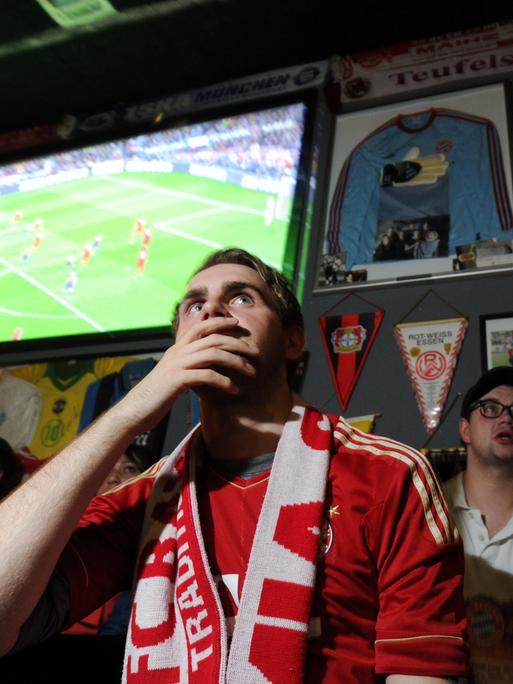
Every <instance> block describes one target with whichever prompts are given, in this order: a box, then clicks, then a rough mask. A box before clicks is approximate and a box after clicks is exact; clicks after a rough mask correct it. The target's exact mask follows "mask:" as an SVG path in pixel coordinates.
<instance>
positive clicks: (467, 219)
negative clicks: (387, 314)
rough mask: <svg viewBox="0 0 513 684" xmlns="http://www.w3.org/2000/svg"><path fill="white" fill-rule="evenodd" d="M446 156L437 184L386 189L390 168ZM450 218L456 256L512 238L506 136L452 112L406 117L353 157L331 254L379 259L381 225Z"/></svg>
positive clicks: (334, 206)
mask: <svg viewBox="0 0 513 684" xmlns="http://www.w3.org/2000/svg"><path fill="white" fill-rule="evenodd" d="M412 150H415V153H416V155H418V157H419V158H423V157H429V156H431V155H436V154H441V155H443V156H444V159H445V160H446V161H447V162H448V168H447V171H446V173H444V174H443V175H441V176H440V178H438V179H437V180H436V182H433V183H431V184H426V185H417V186H414V187H412V186H411V185H409V184H404V185H401V184H399V185H397V186H395V187H383V186H382V185H381V183H380V176H381V171H382V169H383V167H385V166H386V165H388V164H394V163H397V162H399V161H402V160H404V159H406V158H408V156H411V152H412ZM440 216H446V217H447V221H448V224H449V247H448V251H449V253H450V254H453V253H454V251H455V247H456V245H460V244H464V243H468V242H473V241H474V240H475V239H476V236H477V235H478V234H479V237H480V239H483V240H485V239H490V238H494V237H495V238H500V239H509V238H510V235H506V234H505V233H504V231H508V230H511V229H512V228H513V212H512V209H511V204H510V199H509V196H508V190H507V184H506V177H505V174H504V164H503V159H502V152H501V147H500V140H499V135H498V133H497V129H496V127H495V125H494V124H493V122H492V121H490V120H489V119H485V118H482V117H478V116H474V115H471V114H466V113H464V112H460V111H456V110H451V109H430V110H427V111H423V112H418V113H414V114H409V115H398V116H396V117H394V118H392V119H390V120H388V121H387V122H385V123H384V124H383V125H382V126H380V127H379V128H377V129H376V130H374V131H373V132H372V133H370V134H369V135H368V136H367V137H366V138H365V139H364V140H362V141H361V142H360V143H359V144H358V145H357V146H356V147H355V148H354V149H353V151H352V152H351V154H350V155H349V157H348V158H347V159H346V161H345V163H344V165H343V167H342V169H341V171H340V175H339V178H338V182H337V186H336V188H335V192H334V195H333V198H332V201H331V206H330V213H329V224H328V231H327V236H326V237H327V241H328V251H329V253H336V252H340V251H344V252H345V253H346V255H347V257H346V258H347V261H346V265H347V267H349V268H351V267H352V266H353V265H354V264H366V263H371V262H372V261H373V253H374V250H375V247H376V242H377V239H378V237H379V226H380V224H381V225H382V224H383V223H384V222H386V221H393V220H398V221H419V220H423V219H424V220H428V219H429V218H430V217H438V220H439V217H440Z"/></svg>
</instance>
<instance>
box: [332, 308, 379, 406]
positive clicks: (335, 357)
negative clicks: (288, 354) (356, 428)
mask: <svg viewBox="0 0 513 684" xmlns="http://www.w3.org/2000/svg"><path fill="white" fill-rule="evenodd" d="M383 315H384V314H383V311H381V309H378V310H377V311H373V312H372V313H361V314H357V313H353V314H343V315H341V316H321V317H320V318H319V325H320V327H321V332H322V341H323V343H324V348H325V350H326V355H327V357H328V363H329V365H330V371H331V374H332V376H333V381H334V382H335V387H336V389H337V396H338V399H339V401H340V404H341V405H342V408H343V409H344V410H345V409H346V407H347V405H348V403H349V399H350V398H351V394H352V393H353V390H354V388H355V386H356V383H357V381H358V378H359V376H360V373H361V372H362V369H363V366H364V364H365V361H366V360H367V356H368V354H369V351H370V349H371V347H372V344H373V342H374V339H375V337H376V335H377V332H378V330H379V326H380V325H381V321H382V320H383Z"/></svg>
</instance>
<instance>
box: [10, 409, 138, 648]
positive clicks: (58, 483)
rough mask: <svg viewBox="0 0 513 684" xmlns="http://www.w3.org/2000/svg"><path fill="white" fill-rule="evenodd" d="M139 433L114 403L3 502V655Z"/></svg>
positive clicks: (14, 639)
mask: <svg viewBox="0 0 513 684" xmlns="http://www.w3.org/2000/svg"><path fill="white" fill-rule="evenodd" d="M136 434H137V428H136V427H133V426H132V425H131V424H130V419H129V417H128V416H127V415H124V412H123V408H122V406H119V405H118V406H116V407H114V408H113V409H111V411H110V412H109V413H107V414H105V415H103V416H102V417H101V418H99V419H98V421H96V422H95V423H94V424H93V425H92V426H91V427H90V428H89V429H88V430H87V431H86V432H84V433H83V434H82V435H81V436H80V437H78V438H77V439H76V440H75V441H74V442H73V443H72V444H71V445H70V446H68V447H67V448H66V449H64V450H63V451H62V452H61V453H60V454H59V455H58V456H56V457H55V458H54V459H52V460H51V461H49V462H48V463H47V464H45V465H44V467H42V468H41V469H40V470H39V471H37V472H36V473H35V474H34V475H33V476H32V477H31V478H30V479H29V480H28V481H27V482H26V483H25V484H23V485H22V486H21V487H19V488H18V489H17V490H16V491H14V492H13V493H12V494H11V495H10V496H9V497H7V499H5V500H4V501H3V502H2V503H1V504H0V527H1V529H2V530H3V532H2V535H1V541H0V555H1V557H2V563H0V624H2V629H1V630H0V653H4V652H6V651H7V650H9V649H10V648H11V647H12V646H13V644H14V642H15V641H16V638H17V636H18V633H19V629H20V627H21V626H22V624H23V623H24V622H25V620H26V619H27V618H28V616H29V615H30V613H31V612H32V610H33V609H34V607H35V605H36V603H37V601H38V600H39V598H40V597H41V595H42V593H43V591H44V589H45V587H46V585H47V583H48V580H49V578H50V576H51V574H52V572H53V570H54V568H55V565H56V563H57V561H58V559H59V556H60V554H61V552H62V550H63V548H64V546H65V544H66V542H67V541H68V539H69V537H70V535H71V533H72V532H73V530H74V528H75V526H76V524H77V522H78V520H79V518H80V516H81V514H82V513H83V511H84V510H85V508H86V506H87V504H88V503H89V501H90V500H91V499H92V497H93V496H94V495H95V494H96V492H97V490H98V487H99V486H100V484H101V483H102V482H103V480H104V479H105V477H106V476H107V475H108V473H109V471H110V470H111V468H112V466H113V464H114V462H115V461H116V459H117V458H118V457H119V455H120V454H121V453H122V452H123V451H124V450H125V448H126V447H127V446H128V444H129V443H130V442H131V441H132V439H133V438H134V437H135V435H136Z"/></svg>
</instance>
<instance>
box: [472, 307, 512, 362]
mask: <svg viewBox="0 0 513 684" xmlns="http://www.w3.org/2000/svg"><path fill="white" fill-rule="evenodd" d="M479 326H480V334H481V363H482V369H483V372H485V371H487V370H490V369H491V368H496V367H497V366H513V311H512V312H510V313H502V314H492V315H488V314H484V315H482V316H480V317H479Z"/></svg>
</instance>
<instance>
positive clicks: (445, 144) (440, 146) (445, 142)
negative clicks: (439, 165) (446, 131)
mask: <svg viewBox="0 0 513 684" xmlns="http://www.w3.org/2000/svg"><path fill="white" fill-rule="evenodd" d="M453 149H454V143H453V141H452V140H449V138H442V139H441V140H437V141H436V143H435V150H436V151H437V152H438V153H439V154H449V152H452V150H453Z"/></svg>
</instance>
